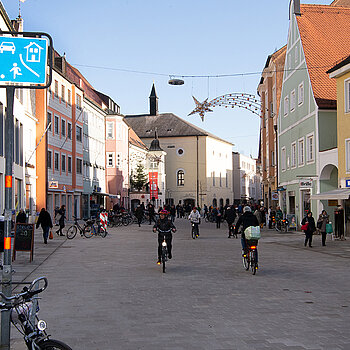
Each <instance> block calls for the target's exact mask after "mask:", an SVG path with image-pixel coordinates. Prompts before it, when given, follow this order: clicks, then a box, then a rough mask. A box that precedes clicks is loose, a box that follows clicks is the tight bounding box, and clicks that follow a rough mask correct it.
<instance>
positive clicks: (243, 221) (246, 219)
mask: <svg viewBox="0 0 350 350" xmlns="http://www.w3.org/2000/svg"><path fill="white" fill-rule="evenodd" d="M241 225H242V235H241V244H242V249H243V254H246V253H247V241H246V238H245V234H244V231H245V229H246V228H247V227H250V226H259V221H258V219H257V218H256V216H255V215H254V214H253V213H252V209H251V208H250V207H248V206H246V207H244V208H243V215H241V216H240V217H239V219H238V221H237V224H236V228H235V234H238V230H239V228H240V226H241Z"/></svg>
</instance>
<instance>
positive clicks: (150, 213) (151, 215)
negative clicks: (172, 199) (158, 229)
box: [148, 203, 156, 225]
mask: <svg viewBox="0 0 350 350" xmlns="http://www.w3.org/2000/svg"><path fill="white" fill-rule="evenodd" d="M154 215H155V210H154V206H153V204H152V203H149V204H148V217H149V224H150V225H151V224H152V221H154V222H156V220H155V219H154Z"/></svg>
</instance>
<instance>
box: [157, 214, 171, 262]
mask: <svg viewBox="0 0 350 350" xmlns="http://www.w3.org/2000/svg"><path fill="white" fill-rule="evenodd" d="M167 215H168V212H167V211H166V210H161V211H160V212H159V219H158V220H157V222H156V223H155V224H154V226H153V232H157V231H158V261H157V264H158V265H159V264H161V256H162V243H163V239H164V236H165V241H166V244H167V246H168V258H169V259H171V258H172V254H171V248H172V245H171V242H172V239H173V235H172V232H175V231H176V227H175V226H174V224H173V223H172V222H171V221H170V220H169V219H168V217H167Z"/></svg>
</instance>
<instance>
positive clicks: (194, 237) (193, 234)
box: [192, 226, 196, 239]
mask: <svg viewBox="0 0 350 350" xmlns="http://www.w3.org/2000/svg"><path fill="white" fill-rule="evenodd" d="M192 238H193V239H196V230H195V229H194V227H193V226H192Z"/></svg>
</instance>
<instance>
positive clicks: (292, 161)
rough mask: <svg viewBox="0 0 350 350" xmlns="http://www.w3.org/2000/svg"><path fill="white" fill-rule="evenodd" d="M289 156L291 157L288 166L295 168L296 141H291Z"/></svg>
mask: <svg viewBox="0 0 350 350" xmlns="http://www.w3.org/2000/svg"><path fill="white" fill-rule="evenodd" d="M290 158H291V162H290V163H291V164H290V166H291V167H292V168H295V167H296V166H297V143H296V142H293V143H292V146H291V151H290Z"/></svg>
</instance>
